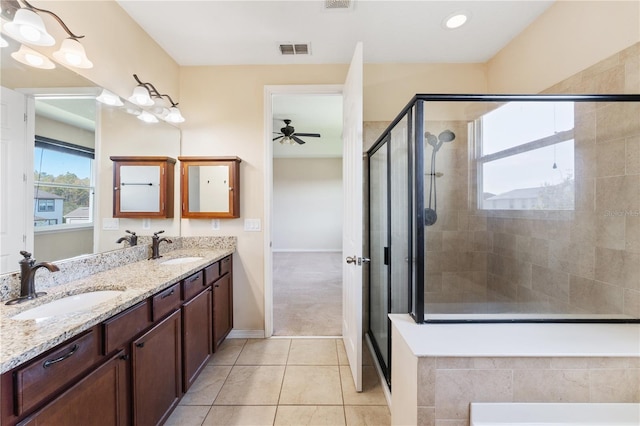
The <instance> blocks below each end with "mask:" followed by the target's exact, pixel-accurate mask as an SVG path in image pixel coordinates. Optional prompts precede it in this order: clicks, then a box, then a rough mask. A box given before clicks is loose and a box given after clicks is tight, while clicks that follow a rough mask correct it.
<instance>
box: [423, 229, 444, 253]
mask: <svg viewBox="0 0 640 426" xmlns="http://www.w3.org/2000/svg"><path fill="white" fill-rule="evenodd" d="M426 229H427V231H426V249H427V251H442V233H443V232H442V231H433V230H431V228H426Z"/></svg>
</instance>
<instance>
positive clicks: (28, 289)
mask: <svg viewBox="0 0 640 426" xmlns="http://www.w3.org/2000/svg"><path fill="white" fill-rule="evenodd" d="M20 254H21V255H22V256H23V257H24V259H22V260H21V261H20V262H18V263H19V264H20V297H17V298H15V299H11V300H9V301H8V302H7V303H6V305H14V304H16V303H22V302H25V301H27V300H33V299H35V298H36V297H39V296H44V295H45V294H47V293H45V292H36V283H35V278H36V271H37V270H38V269H39V268H47V269H48V270H49V272H56V271H59V270H60V269H58V267H57V266H56V265H54V264H53V263H50V262H40V263H36V260H35V259H32V258H31V253H29V252H26V251H21V252H20Z"/></svg>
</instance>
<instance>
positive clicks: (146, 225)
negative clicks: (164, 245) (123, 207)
mask: <svg viewBox="0 0 640 426" xmlns="http://www.w3.org/2000/svg"><path fill="white" fill-rule="evenodd" d="M142 229H151V219H142Z"/></svg>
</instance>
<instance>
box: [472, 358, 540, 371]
mask: <svg viewBox="0 0 640 426" xmlns="http://www.w3.org/2000/svg"><path fill="white" fill-rule="evenodd" d="M549 365H550V360H549V358H520V357H492V358H485V357H475V358H473V368H476V369H480V370H507V369H509V370H521V369H545V368H549Z"/></svg>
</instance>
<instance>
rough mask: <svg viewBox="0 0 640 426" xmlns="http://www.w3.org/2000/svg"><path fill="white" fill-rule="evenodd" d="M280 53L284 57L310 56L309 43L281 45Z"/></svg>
mask: <svg viewBox="0 0 640 426" xmlns="http://www.w3.org/2000/svg"><path fill="white" fill-rule="evenodd" d="M279 49H280V53H281V54H283V55H310V54H311V47H310V45H309V43H280V44H279Z"/></svg>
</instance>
